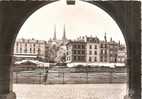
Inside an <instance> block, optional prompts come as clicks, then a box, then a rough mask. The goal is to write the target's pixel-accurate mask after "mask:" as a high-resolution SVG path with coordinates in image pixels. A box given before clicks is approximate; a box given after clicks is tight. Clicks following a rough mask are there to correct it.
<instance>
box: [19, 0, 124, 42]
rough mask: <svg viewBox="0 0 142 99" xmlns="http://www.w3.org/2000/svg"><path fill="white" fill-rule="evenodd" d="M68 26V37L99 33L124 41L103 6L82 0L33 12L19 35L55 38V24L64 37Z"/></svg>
mask: <svg viewBox="0 0 142 99" xmlns="http://www.w3.org/2000/svg"><path fill="white" fill-rule="evenodd" d="M64 24H65V26H66V36H67V38H68V39H75V38H77V37H79V36H85V35H88V36H91V35H92V36H98V37H99V38H100V39H103V37H104V34H105V32H106V34H107V38H108V40H110V37H112V39H113V40H115V41H119V40H120V41H121V42H122V43H124V42H125V41H124V37H123V35H122V32H121V30H120V29H119V27H118V25H117V24H116V23H115V21H114V20H113V19H112V18H111V17H110V15H108V14H107V13H106V12H105V11H104V10H102V9H101V8H99V7H97V6H94V5H92V4H89V3H87V2H83V1H77V0H76V4H75V5H67V4H66V2H65V0H61V1H57V2H54V3H51V4H48V5H45V6H43V7H41V8H40V9H38V10H37V11H36V12H34V13H33V14H32V15H31V16H30V17H29V18H28V19H27V20H26V22H25V23H24V25H23V26H22V28H21V29H20V31H19V34H18V38H22V37H23V38H35V39H41V40H46V41H48V40H49V38H53V33H54V25H56V31H57V38H58V39H61V38H62V35H63V27H64Z"/></svg>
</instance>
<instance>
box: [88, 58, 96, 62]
mask: <svg viewBox="0 0 142 99" xmlns="http://www.w3.org/2000/svg"><path fill="white" fill-rule="evenodd" d="M89 62H97V57H94V61H93V58H92V57H89Z"/></svg>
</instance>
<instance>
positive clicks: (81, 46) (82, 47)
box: [73, 45, 85, 49]
mask: <svg viewBox="0 0 142 99" xmlns="http://www.w3.org/2000/svg"><path fill="white" fill-rule="evenodd" d="M73 48H77V49H85V45H73Z"/></svg>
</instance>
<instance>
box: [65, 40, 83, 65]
mask: <svg viewBox="0 0 142 99" xmlns="http://www.w3.org/2000/svg"><path fill="white" fill-rule="evenodd" d="M66 47H67V54H66V62H67V63H70V62H84V61H86V53H85V52H86V48H85V47H86V43H85V42H84V41H69V42H68V43H67V45H66Z"/></svg>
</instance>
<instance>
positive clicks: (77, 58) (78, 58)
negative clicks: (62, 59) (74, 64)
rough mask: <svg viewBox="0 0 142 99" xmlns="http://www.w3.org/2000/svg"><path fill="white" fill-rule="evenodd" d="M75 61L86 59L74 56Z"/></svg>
mask: <svg viewBox="0 0 142 99" xmlns="http://www.w3.org/2000/svg"><path fill="white" fill-rule="evenodd" d="M73 60H74V61H85V57H84V56H73Z"/></svg>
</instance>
